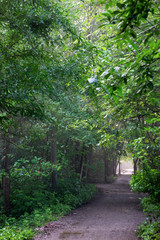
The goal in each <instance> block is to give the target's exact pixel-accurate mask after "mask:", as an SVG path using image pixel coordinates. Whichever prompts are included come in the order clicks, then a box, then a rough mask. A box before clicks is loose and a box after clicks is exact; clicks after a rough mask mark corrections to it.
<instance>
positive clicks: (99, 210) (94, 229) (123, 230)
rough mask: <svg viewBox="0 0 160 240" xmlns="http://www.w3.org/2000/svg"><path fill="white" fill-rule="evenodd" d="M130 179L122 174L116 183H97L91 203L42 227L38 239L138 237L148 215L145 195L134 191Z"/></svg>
mask: <svg viewBox="0 0 160 240" xmlns="http://www.w3.org/2000/svg"><path fill="white" fill-rule="evenodd" d="M129 180H130V176H128V175H122V176H120V177H119V178H118V179H117V180H116V181H115V182H114V183H112V184H97V188H98V194H97V196H96V197H95V198H94V199H93V200H92V201H91V202H90V203H88V204H86V205H83V206H82V207H81V208H78V209H76V210H74V211H72V212H71V213H70V214H69V215H67V216H65V217H62V218H61V219H59V220H58V221H57V222H50V223H49V224H47V225H46V226H44V227H43V228H41V230H42V233H40V234H38V235H37V236H36V237H35V240H60V239H65V240H136V239H137V237H136V235H135V231H136V229H137V226H138V224H140V223H141V222H143V220H144V215H143V213H142V211H141V210H140V209H139V202H140V200H139V198H140V197H141V196H140V195H138V194H136V193H134V192H131V190H130V188H129Z"/></svg>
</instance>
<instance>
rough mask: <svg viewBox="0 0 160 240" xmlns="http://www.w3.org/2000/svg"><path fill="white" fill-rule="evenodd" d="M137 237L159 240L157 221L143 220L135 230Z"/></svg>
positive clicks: (159, 226)
mask: <svg viewBox="0 0 160 240" xmlns="http://www.w3.org/2000/svg"><path fill="white" fill-rule="evenodd" d="M137 236H138V237H139V239H143V240H160V225H159V223H158V222H154V223H150V222H148V221H145V222H144V223H143V224H141V225H140V226H139V228H138V231H137Z"/></svg>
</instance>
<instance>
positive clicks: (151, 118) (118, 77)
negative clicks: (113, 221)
mask: <svg viewBox="0 0 160 240" xmlns="http://www.w3.org/2000/svg"><path fill="white" fill-rule="evenodd" d="M159 3H160V2H159V0H150V1H148V0H145V1H141V0H137V1H133V0H124V1H123V0H122V1H117V0H113V1H109V0H108V1H104V0H98V1H94V0H92V1H91V0H86V1H79V0H74V1H70V0H64V1H60V0H34V1H32V0H30V1H23V0H14V1H12V0H11V1H6V0H1V6H2V7H1V9H0V33H1V37H0V51H1V53H0V63H1V64H0V84H1V89H0V123H1V126H0V132H1V139H0V146H1V150H0V158H1V160H0V214H1V219H0V221H1V224H2V226H3V225H5V226H6V227H5V228H3V229H2V230H0V239H7V237H8V239H27V238H28V239H29V238H30V237H31V236H32V235H33V231H32V230H30V229H29V225H34V224H33V222H35V225H34V226H35V227H37V226H39V225H41V224H43V223H45V222H47V221H50V220H52V219H54V217H55V214H57V216H60V215H61V214H65V213H67V212H68V211H70V210H71V209H72V208H75V207H77V206H80V205H81V204H82V203H84V202H86V201H88V200H89V199H90V198H91V197H92V196H93V195H94V193H95V189H94V187H92V186H89V185H85V184H84V183H85V182H87V181H88V180H90V178H89V177H90V175H91V174H90V173H91V172H96V170H97V169H98V170H97V171H99V168H101V169H102V172H103V173H104V179H103V181H104V182H107V181H110V180H112V179H113V178H114V177H115V175H116V168H117V165H118V164H119V163H120V157H121V156H122V155H126V152H130V153H132V158H133V163H134V171H135V175H134V176H133V177H132V180H131V187H132V188H133V189H134V190H135V191H137V192H144V193H146V194H147V195H148V197H146V198H144V199H143V200H142V207H143V209H144V212H146V213H148V218H147V220H146V222H145V223H144V224H143V225H141V226H140V229H139V237H141V238H142V239H146V240H147V239H158V237H159V219H160V212H159V200H160V187H159V186H160V132H159V127H160V95H159V91H160V81H159V72H160V71H159V63H160V39H159V36H160V18H159V16H160V10H159ZM97 152H98V153H99V162H100V160H101V164H100V163H99V162H98V161H97V160H96V161H97V162H96V163H95V159H94V154H95V153H97ZM98 166H100V167H99V168H98ZM91 180H92V181H94V180H95V179H91ZM57 211H58V212H57ZM6 215H7V217H9V219H8V218H7V217H6ZM40 216H42V218H41V217H40ZM33 219H34V221H33ZM12 223H13V224H14V225H15V228H14V227H11V226H10V225H12ZM20 225H21V226H22V227H19V226H20ZM23 227H24V230H23V231H21V229H22V228H23ZM17 229H19V230H17ZM15 233H16V235H15Z"/></svg>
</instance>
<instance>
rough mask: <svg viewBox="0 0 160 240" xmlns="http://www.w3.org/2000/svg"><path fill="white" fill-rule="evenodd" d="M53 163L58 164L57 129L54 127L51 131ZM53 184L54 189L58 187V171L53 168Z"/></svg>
mask: <svg viewBox="0 0 160 240" xmlns="http://www.w3.org/2000/svg"><path fill="white" fill-rule="evenodd" d="M51 138H52V139H51V163H52V164H56V163H57V158H56V134H55V129H54V128H53V129H52V132H51ZM51 184H52V190H55V189H56V188H57V171H56V170H53V171H52V175H51Z"/></svg>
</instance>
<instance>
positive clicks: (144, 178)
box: [130, 166, 160, 202]
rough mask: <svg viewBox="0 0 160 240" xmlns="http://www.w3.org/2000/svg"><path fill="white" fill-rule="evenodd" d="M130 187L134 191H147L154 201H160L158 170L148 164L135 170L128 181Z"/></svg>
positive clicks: (159, 174) (159, 176) (159, 175)
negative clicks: (141, 168) (135, 172)
mask: <svg viewBox="0 0 160 240" xmlns="http://www.w3.org/2000/svg"><path fill="white" fill-rule="evenodd" d="M130 185H131V188H132V189H133V190H134V191H136V192H144V193H148V194H149V195H150V196H151V197H152V198H153V199H154V201H157V202H159V201H160V171H159V169H151V168H150V167H149V166H148V167H146V168H145V169H143V170H141V171H137V174H136V175H133V176H132V178H131V181H130Z"/></svg>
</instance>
